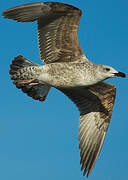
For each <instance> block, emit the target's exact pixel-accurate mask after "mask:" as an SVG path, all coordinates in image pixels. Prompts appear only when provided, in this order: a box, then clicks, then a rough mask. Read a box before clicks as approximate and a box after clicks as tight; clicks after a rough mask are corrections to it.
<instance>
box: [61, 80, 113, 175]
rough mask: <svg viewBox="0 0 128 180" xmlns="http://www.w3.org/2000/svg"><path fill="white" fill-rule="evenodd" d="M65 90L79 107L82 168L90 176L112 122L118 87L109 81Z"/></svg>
mask: <svg viewBox="0 0 128 180" xmlns="http://www.w3.org/2000/svg"><path fill="white" fill-rule="evenodd" d="M61 91H62V92H64V93H65V94H66V95H67V96H68V97H69V98H70V99H71V100H72V101H73V102H74V103H75V104H76V105H77V107H78V109H79V111H80V121H79V148H80V156H81V162H80V163H81V165H82V167H81V170H83V169H84V173H83V175H85V174H86V173H87V177H88V176H89V174H90V172H91V170H92V168H93V166H94V164H95V162H96V160H97V157H98V155H99V153H100V150H101V147H102V144H103V142H104V138H105V135H106V132H107V129H108V126H109V123H110V118H111V115H112V109H113V104H114V101H115V94H116V88H115V86H113V85H111V84H108V83H103V82H102V83H98V84H96V85H93V86H90V87H88V88H79V89H75V90H73V89H70V90H69V89H65V90H61Z"/></svg>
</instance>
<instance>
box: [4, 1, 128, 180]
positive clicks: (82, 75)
mask: <svg viewBox="0 0 128 180" xmlns="http://www.w3.org/2000/svg"><path fill="white" fill-rule="evenodd" d="M2 15H3V16H4V17H5V18H8V19H13V20H16V21H18V22H33V21H37V24H38V42H39V52H40V57H41V60H42V63H43V64H44V65H38V64H36V63H33V62H31V61H29V60H28V59H26V58H25V57H23V56H22V55H19V56H17V57H15V58H14V59H13V60H12V64H11V65H10V71H9V73H10V75H11V80H13V83H14V84H15V85H16V87H17V88H19V89H21V90H22V91H23V92H24V93H26V94H27V95H28V96H30V97H32V98H33V99H35V100H39V101H44V100H45V99H46V98H47V95H48V93H49V90H50V88H51V87H54V88H56V89H58V90H60V91H61V92H63V93H64V94H65V95H67V96H68V97H69V98H70V99H71V100H72V101H73V102H74V103H75V104H76V106H77V107H78V110H79V112H80V119H79V148H80V158H81V160H80V164H81V170H83V175H86V176H87V177H88V176H89V174H90V172H91V170H92V168H93V167H94V164H95V162H96V160H97V158H98V156H99V153H100V151H101V147H102V145H103V142H104V138H105V135H106V132H107V129H108V126H109V123H110V119H111V116H112V110H113V105H114V101H115V95H116V87H115V86H114V85H112V84H109V83H105V82H104V80H106V79H108V78H113V77H126V75H125V74H124V73H122V72H119V71H117V70H116V69H114V68H112V67H110V66H106V65H100V64H95V63H93V62H91V61H89V60H88V59H87V57H86V56H85V55H84V53H83V51H82V49H81V47H80V44H79V41H78V27H79V23H80V18H81V15H82V11H81V10H80V9H78V8H77V7H74V6H71V5H68V4H64V3H59V2H39V3H31V4H25V5H20V6H16V7H14V8H10V9H8V10H6V11H4V12H3V14H2Z"/></svg>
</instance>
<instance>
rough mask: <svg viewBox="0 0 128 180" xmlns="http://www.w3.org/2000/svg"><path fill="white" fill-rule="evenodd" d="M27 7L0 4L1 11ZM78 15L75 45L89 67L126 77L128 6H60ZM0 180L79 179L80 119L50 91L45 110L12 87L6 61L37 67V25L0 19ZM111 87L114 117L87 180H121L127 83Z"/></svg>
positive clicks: (127, 131) (111, 0)
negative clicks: (108, 67)
mask: <svg viewBox="0 0 128 180" xmlns="http://www.w3.org/2000/svg"><path fill="white" fill-rule="evenodd" d="M30 2H35V1H33V0H31V1H30V0H28V1H26V0H22V1H20V0H9V1H8V0H1V1H0V13H2V11H4V10H6V9H8V8H10V7H13V6H16V5H20V4H24V3H30ZM60 2H65V3H69V4H72V5H75V6H77V7H79V8H80V9H82V10H83V16H82V18H81V23H80V29H79V41H80V43H81V46H82V49H83V51H84V53H85V54H86V56H87V57H88V58H89V59H90V60H92V61H93V62H95V63H99V64H106V65H111V66H113V67H115V68H116V69H118V70H119V71H122V72H125V73H127V72H128V1H127V0H123V1H122V0H107V1H103V0H93V1H90V0H86V1H84V0H81V1H80V0H79V1H78V0H77V1H73V0H65V1H64V0H63V1H61V0H60ZM0 34H1V38H0V39H1V41H0V44H1V46H0V49H1V53H0V54H1V56H0V59H1V61H0V65H1V76H0V78H1V80H0V81H1V88H0V89H1V90H0V96H1V97H0V107H1V108H0V179H2V180H9V179H10V180H11V179H13V180H17V179H18V180H29V179H31V180H35V179H36V180H42V179H46V180H51V179H55V180H60V179H61V180H65V179H73V180H78V179H79V180H83V179H85V177H83V176H82V173H81V172H80V164H79V161H80V156H79V149H78V118H79V112H78V111H77V108H76V107H75V106H74V105H73V103H72V102H71V101H70V100H69V99H68V98H67V97H66V96H64V95H63V94H62V93H60V92H59V91H57V90H56V89H52V90H51V91H50V93H49V96H48V98H47V100H46V101H45V102H44V103H41V102H37V101H34V100H32V99H31V98H29V97H27V96H26V95H25V94H23V93H22V92H21V91H20V90H18V89H16V87H15V86H14V85H13V84H12V82H11V80H10V78H9V73H8V71H9V65H10V63H11V60H12V59H13V58H14V57H15V56H17V55H19V54H22V55H23V56H25V57H26V58H28V59H30V60H32V61H34V62H36V63H41V62H40V57H39V52H38V46H37V30H36V23H24V24H22V23H16V22H14V21H11V20H7V19H4V18H2V17H0ZM108 82H111V83H113V84H115V85H116V87H117V96H116V101H115V106H114V111H113V116H112V119H111V123H110V126H109V129H108V133H107V136H106V139H105V142H104V145H103V149H102V151H101V154H100V156H99V158H98V160H97V162H96V165H95V167H94V169H93V171H92V173H91V175H90V177H89V180H92V179H93V180H94V179H95V180H99V179H104V180H112V179H116V180H120V179H127V178H128V173H127V171H128V118H127V111H128V95H127V92H128V80H127V79H121V78H117V79H111V80H109V81H108Z"/></svg>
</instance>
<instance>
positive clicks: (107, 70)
mask: <svg viewBox="0 0 128 180" xmlns="http://www.w3.org/2000/svg"><path fill="white" fill-rule="evenodd" d="M99 72H100V74H101V76H102V77H103V78H104V79H108V78H112V77H122V78H125V77H126V74H125V73H123V72H119V71H117V70H116V69H114V68H113V67H111V66H106V65H101V66H99Z"/></svg>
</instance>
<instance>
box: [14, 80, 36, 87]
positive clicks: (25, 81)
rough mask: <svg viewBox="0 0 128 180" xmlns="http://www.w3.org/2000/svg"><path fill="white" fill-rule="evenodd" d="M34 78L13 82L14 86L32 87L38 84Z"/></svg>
mask: <svg viewBox="0 0 128 180" xmlns="http://www.w3.org/2000/svg"><path fill="white" fill-rule="evenodd" d="M36 80H37V79H36V78H33V79H29V80H15V84H25V85H30V86H34V85H37V84H39V83H38V82H36Z"/></svg>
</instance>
